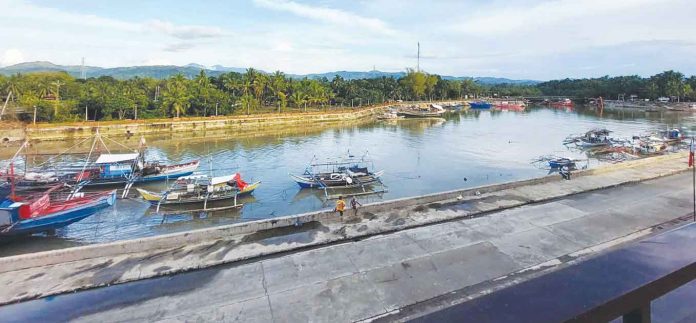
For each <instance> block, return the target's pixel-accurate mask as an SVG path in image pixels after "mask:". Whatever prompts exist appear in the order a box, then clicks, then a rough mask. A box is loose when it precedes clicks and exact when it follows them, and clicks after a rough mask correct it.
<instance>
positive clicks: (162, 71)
mask: <svg viewBox="0 0 696 323" xmlns="http://www.w3.org/2000/svg"><path fill="white" fill-rule="evenodd" d="M81 69H82V67H81V66H79V65H56V64H53V63H51V62H27V63H19V64H16V65H11V66H6V67H2V68H0V74H2V75H12V74H17V73H33V72H58V71H65V72H67V73H69V74H70V75H72V76H74V77H80V72H81ZM84 69H85V74H86V75H87V77H100V76H111V77H113V78H115V79H121V80H123V79H129V78H133V77H136V76H137V77H152V78H157V79H162V78H167V77H170V76H172V75H176V74H179V73H181V74H183V75H184V76H185V77H188V78H192V77H194V76H196V75H198V73H200V71H201V70H205V71H206V73H207V74H208V75H210V76H218V75H220V74H223V73H227V72H237V73H244V72H245V71H246V68H241V67H225V66H222V65H214V66H212V67H210V68H208V67H206V66H203V65H200V64H195V63H191V64H188V65H185V66H175V65H157V66H128V67H113V68H103V67H97V66H85V67H84ZM261 72H263V71H261ZM405 74H406V73H405V72H382V71H368V72H358V71H337V72H328V73H318V74H306V75H298V74H288V76H289V77H292V78H304V77H307V78H310V79H320V78H327V79H329V80H331V79H333V78H334V77H335V76H336V75H338V76H340V77H342V78H344V79H346V80H356V79H371V78H379V77H394V78H399V77H402V76H404V75H405ZM442 78H444V79H446V80H464V79H473V80H474V81H476V82H478V83H481V84H521V85H534V84H537V83H540V81H534V80H512V79H507V78H498V77H466V76H460V77H456V76H442Z"/></svg>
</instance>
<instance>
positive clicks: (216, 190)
mask: <svg viewBox="0 0 696 323" xmlns="http://www.w3.org/2000/svg"><path fill="white" fill-rule="evenodd" d="M259 185H261V182H255V183H251V184H248V183H246V182H245V181H244V180H242V178H241V175H240V174H239V173H235V174H232V175H227V176H218V177H212V176H209V175H191V176H183V177H179V179H177V180H176V182H175V183H174V184H173V185H172V186H171V187H170V188H169V189H168V190H167V191H164V192H160V193H155V192H151V191H148V190H144V189H141V188H136V190H137V191H138V193H140V196H141V197H142V198H143V199H144V200H146V201H148V202H150V204H153V205H173V204H193V203H202V204H207V203H208V202H214V201H224V200H230V199H235V200H236V198H237V197H238V196H240V195H246V194H252V193H253V192H254V190H256V188H258V187H259ZM235 205H236V202H235Z"/></svg>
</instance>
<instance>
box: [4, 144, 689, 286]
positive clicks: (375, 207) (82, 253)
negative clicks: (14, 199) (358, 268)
mask: <svg viewBox="0 0 696 323" xmlns="http://www.w3.org/2000/svg"><path fill="white" fill-rule="evenodd" d="M686 156H687V154H686V153H676V154H670V155H665V156H658V157H652V158H646V159H641V160H635V161H628V162H624V163H620V164H613V165H607V166H604V167H600V168H597V169H590V170H585V171H579V172H577V173H576V174H575V175H574V176H575V178H577V177H582V176H590V175H598V174H604V173H608V172H612V171H619V170H623V169H630V168H635V167H641V166H646V165H659V164H661V163H663V164H664V163H667V164H671V162H672V161H674V163H677V164H680V165H681V164H683V166H682V167H677V168H676V170H673V169H670V170H666V171H660V172H658V173H656V175H654V176H649V177H646V178H641V179H639V180H625V181H620V182H619V184H618V185H623V184H629V183H635V182H638V181H642V180H646V179H653V178H658V177H662V176H669V175H672V174H675V173H678V172H681V171H683V170H684V169H686V163H685V161H686ZM559 180H560V179H559V176H557V175H552V176H544V177H540V178H534V179H529V180H523V181H515V182H507V183H501V184H496V185H489V186H481V187H474V188H468V189H460V190H452V191H447V192H441V193H434V194H428V195H423V196H418V197H410V198H401V199H395V200H390V201H384V202H378V203H371V204H367V205H365V206H364V207H363V208H362V209H361V212H370V213H379V212H385V211H390V210H393V209H403V208H407V207H412V206H417V205H426V204H430V203H434V202H442V201H447V200H456V199H457V197H458V196H460V195H461V196H463V197H470V196H476V195H478V194H477V193H479V194H485V193H492V192H497V191H501V190H507V189H516V188H523V187H525V186H531V185H539V184H545V183H551V182H558V181H559ZM570 183H573V182H572V181H571V182H570ZM616 185H617V184H611V185H600V186H596V187H592V188H590V189H578V190H576V191H571V192H570V193H561V194H550V195H545V196H544V197H543V198H530V199H527V200H525V201H523V202H518V203H512V204H507V205H498V206H495V207H492V208H490V209H488V210H485V211H482V212H478V213H488V212H493V211H499V210H503V209H507V208H511V207H518V206H521V205H525V204H529V203H536V202H542V201H547V200H552V199H557V198H561V197H564V196H568V195H573V194H577V193H580V192H585V191H590V190H597V189H603V188H608V187H613V186H616ZM475 214H476V213H472V214H468V215H467V217H471V216H474V215H475ZM335 218H336V217H335V214H334V212H330V211H318V212H311V213H305V214H299V215H292V216H284V217H278V218H272V219H266V220H257V221H249V222H243V223H237V224H231V225H225V226H220V227H213V228H206V229H199V230H192V231H187V232H180V233H172V234H166V235H160V236H155V237H148V238H141V239H133V240H124V241H116V242H111V243H104V244H95V245H88V246H81V247H74V248H67V249H61V250H53V251H45V252H38V253H33V254H25V255H19V256H12V257H5V258H0V273H3V272H10V271H14V270H20V269H25V268H32V267H37V266H47V265H54V264H59V263H66V262H72V261H78V260H86V259H92V258H102V257H109V256H121V255H125V254H130V253H142V252H144V251H148V252H156V251H157V250H163V249H168V248H176V247H180V246H187V245H192V244H200V243H202V242H206V241H215V240H219V239H230V238H233V237H235V236H240V235H245V234H250V233H254V232H258V231H264V230H269V229H276V228H283V227H290V226H294V225H296V223H298V222H299V223H307V222H313V221H318V222H322V221H335ZM452 219H454V218H437V219H425V220H422V221H420V222H418V221H416V222H413V223H406V224H405V225H402V226H398V227H390V228H381V229H379V230H376V231H375V230H373V231H365V232H363V233H355V234H353V235H351V236H350V237H343V238H339V239H327V240H322V241H321V243H330V242H334V241H338V240H341V239H348V238H356V237H360V236H367V235H374V234H379V233H385V232H393V231H398V230H403V229H406V228H410V227H415V226H422V225H427V224H432V223H437V222H442V221H449V220H452ZM301 247H306V245H303V246H301ZM287 250H292V248H291V247H289V248H287V249H286V250H284V251H287ZM273 252H276V251H273ZM273 252H271V253H273ZM258 255H263V253H259V254H257V256H258ZM224 262H225V261H221V262H220V263H224ZM216 264H219V263H214V264H210V265H216Z"/></svg>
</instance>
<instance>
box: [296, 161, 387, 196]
mask: <svg viewBox="0 0 696 323" xmlns="http://www.w3.org/2000/svg"><path fill="white" fill-rule="evenodd" d="M314 160H315V159H312V161H314ZM368 166H371V167H368ZM370 168H374V165H373V162H372V161H371V160H368V159H366V158H365V156H363V157H362V158H355V157H353V156H350V155H349V157H348V158H344V159H337V160H330V161H327V162H323V163H312V162H310V165H309V166H308V167H307V168H306V169H305V172H304V173H303V174H302V175H293V174H290V177H291V178H292V179H293V180H294V181H295V182H296V183H297V184H298V185H299V186H300V188H303V189H311V188H316V189H321V190H324V196H325V197H326V198H327V199H335V198H337V197H338V196H341V195H344V194H330V193H329V191H332V192H336V191H339V190H341V191H342V190H350V189H354V190H359V191H358V192H348V193H346V194H345V195H368V194H377V193H384V192H386V191H387V190H386V187H385V185H384V183H382V180H381V179H380V178H381V177H382V175H384V171H383V170H381V171H371V170H370ZM344 192H345V191H344Z"/></svg>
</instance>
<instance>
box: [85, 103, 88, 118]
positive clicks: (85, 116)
mask: <svg viewBox="0 0 696 323" xmlns="http://www.w3.org/2000/svg"><path fill="white" fill-rule="evenodd" d="M85 121H89V118H88V117H87V105H86V104H85Z"/></svg>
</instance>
